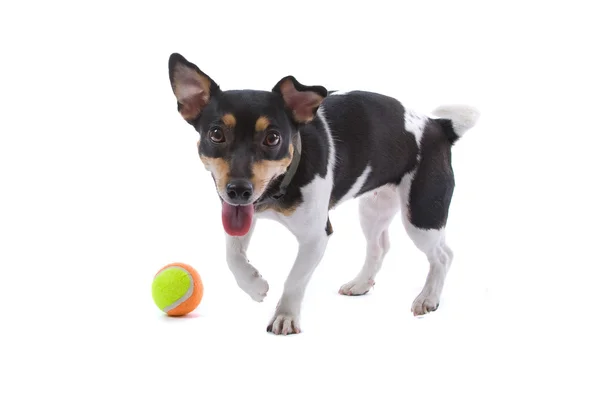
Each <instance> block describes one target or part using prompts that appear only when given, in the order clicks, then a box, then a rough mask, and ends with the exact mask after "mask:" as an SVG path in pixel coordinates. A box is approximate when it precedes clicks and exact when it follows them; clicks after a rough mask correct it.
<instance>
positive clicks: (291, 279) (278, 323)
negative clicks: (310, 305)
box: [267, 229, 328, 335]
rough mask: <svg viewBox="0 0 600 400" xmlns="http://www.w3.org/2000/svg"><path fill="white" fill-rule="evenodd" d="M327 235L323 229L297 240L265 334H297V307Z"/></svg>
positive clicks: (298, 325)
mask: <svg viewBox="0 0 600 400" xmlns="http://www.w3.org/2000/svg"><path fill="white" fill-rule="evenodd" d="M327 242H328V236H327V234H326V232H325V230H324V229H321V230H320V232H318V233H315V234H314V235H312V236H310V237H307V238H304V239H299V248H298V255H297V257H296V261H295V262H294V265H293V266H292V269H291V271H290V273H289V275H288V277H287V279H286V281H285V285H284V288H283V294H282V296H281V299H279V303H278V304H277V308H276V310H275V314H274V316H273V318H272V320H271V323H270V324H269V326H268V327H267V331H269V332H273V333H274V334H276V335H279V334H283V335H287V334H289V333H300V308H301V305H302V299H303V298H304V292H305V291H306V287H307V286H308V282H309V280H310V278H311V276H312V274H313V272H314V270H315V268H316V266H317V265H318V264H319V263H320V262H321V259H322V258H323V254H324V253H325V248H326V247H327Z"/></svg>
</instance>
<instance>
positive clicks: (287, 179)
mask: <svg viewBox="0 0 600 400" xmlns="http://www.w3.org/2000/svg"><path fill="white" fill-rule="evenodd" d="M292 146H293V147H294V153H293V154H292V162H291V163H290V166H289V167H288V169H287V171H286V172H285V174H284V176H283V180H282V181H281V183H280V184H279V189H278V190H277V192H275V193H274V194H272V195H271V197H272V198H274V199H280V198H281V197H283V196H284V195H285V192H286V190H287V187H288V186H289V184H290V183H291V182H292V179H294V175H295V174H296V171H297V170H298V165H299V164H300V157H301V153H302V141H301V139H300V132H298V133H297V134H296V135H295V137H294V138H293V139H292Z"/></svg>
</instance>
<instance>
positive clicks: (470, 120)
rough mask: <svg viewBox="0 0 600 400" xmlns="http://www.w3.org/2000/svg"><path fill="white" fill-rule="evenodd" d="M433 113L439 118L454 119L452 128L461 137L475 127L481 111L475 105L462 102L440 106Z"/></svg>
mask: <svg viewBox="0 0 600 400" xmlns="http://www.w3.org/2000/svg"><path fill="white" fill-rule="evenodd" d="M431 113H432V114H433V115H434V116H436V117H438V118H445V119H449V120H450V121H452V128H453V129H454V133H456V135H457V136H458V137H461V136H462V135H464V134H465V133H466V132H467V131H468V130H469V129H471V128H472V127H474V126H475V124H476V123H477V121H478V120H479V116H480V113H479V111H478V110H477V109H476V108H475V107H471V106H467V105H462V104H448V105H443V106H439V107H438V108H436V109H435V110H433V111H432V112H431Z"/></svg>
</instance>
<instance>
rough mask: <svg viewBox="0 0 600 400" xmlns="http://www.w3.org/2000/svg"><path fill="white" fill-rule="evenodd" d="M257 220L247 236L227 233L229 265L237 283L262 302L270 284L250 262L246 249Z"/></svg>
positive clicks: (254, 298)
mask: <svg viewBox="0 0 600 400" xmlns="http://www.w3.org/2000/svg"><path fill="white" fill-rule="evenodd" d="M254 226H255V222H253V223H252V227H251V228H250V231H248V233H247V234H246V235H245V236H230V235H227V234H226V249H227V250H226V253H227V265H229V269H230V270H231V272H232V273H233V276H234V277H235V280H236V281H237V284H238V286H239V287H240V288H242V290H243V291H244V292H246V293H247V294H248V295H249V296H250V297H252V299H253V300H255V301H258V302H261V301H263V300H264V298H265V296H266V295H267V291H268V290H269V284H268V283H267V281H265V280H264V279H263V278H262V276H261V275H260V273H259V272H258V270H257V269H256V268H254V267H253V266H252V264H250V262H249V261H248V258H247V256H246V250H247V249H248V245H249V244H250V238H251V237H252V233H253V232H254Z"/></svg>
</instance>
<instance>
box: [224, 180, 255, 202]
mask: <svg viewBox="0 0 600 400" xmlns="http://www.w3.org/2000/svg"><path fill="white" fill-rule="evenodd" d="M225 189H226V190H227V196H228V197H229V200H231V201H232V202H233V203H235V204H243V203H246V202H248V200H250V197H252V192H253V190H252V183H250V181H247V180H245V179H234V180H232V181H231V182H229V183H228V184H227V187H226V188H225Z"/></svg>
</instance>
